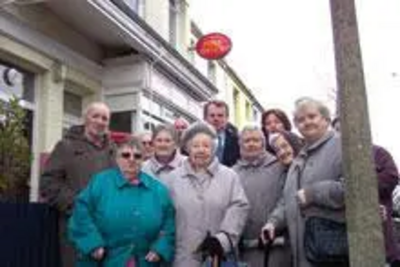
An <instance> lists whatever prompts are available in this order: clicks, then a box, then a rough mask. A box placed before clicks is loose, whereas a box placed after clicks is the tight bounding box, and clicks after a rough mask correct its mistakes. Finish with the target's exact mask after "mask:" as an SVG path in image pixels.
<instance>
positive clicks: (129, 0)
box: [124, 0, 139, 13]
mask: <svg viewBox="0 0 400 267" xmlns="http://www.w3.org/2000/svg"><path fill="white" fill-rule="evenodd" d="M124 2H125V4H127V5H128V6H129V7H130V8H131V9H132V10H134V11H136V13H138V11H139V0H124Z"/></svg>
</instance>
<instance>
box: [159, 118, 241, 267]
mask: <svg viewBox="0 0 400 267" xmlns="http://www.w3.org/2000/svg"><path fill="white" fill-rule="evenodd" d="M216 138H217V136H216V133H215V131H214V130H213V129H212V128H211V127H210V126H209V125H207V124H205V123H196V124H194V125H192V126H191V127H189V128H188V129H187V130H186V131H185V132H184V134H183V138H182V144H183V145H184V147H185V149H186V151H187V152H188V154H189V156H188V158H187V159H185V160H184V161H183V164H182V165H181V166H180V167H178V168H177V169H175V170H174V171H173V172H171V173H170V174H169V175H168V178H167V179H166V184H167V186H168V187H169V188H170V192H171V196H172V199H173V201H174V204H175V207H176V253H175V261H174V264H173V266H174V267H189V266H190V267H200V266H201V265H202V261H203V258H202V255H205V254H206V255H210V256H212V257H216V258H219V259H221V258H223V256H224V254H225V253H226V252H228V251H230V250H231V249H232V248H231V245H230V241H232V244H233V245H236V244H237V242H238V240H239V237H240V235H241V233H242V230H243V227H244V224H245V222H246V219H247V214H248V210H249V203H248V201H247V198H246V195H245V193H244V190H243V187H242V185H241V183H240V181H239V177H238V175H237V174H236V173H235V172H234V171H233V170H232V169H230V168H228V167H225V166H224V165H222V164H220V163H219V161H218V159H217V157H216V154H215V153H216Z"/></svg>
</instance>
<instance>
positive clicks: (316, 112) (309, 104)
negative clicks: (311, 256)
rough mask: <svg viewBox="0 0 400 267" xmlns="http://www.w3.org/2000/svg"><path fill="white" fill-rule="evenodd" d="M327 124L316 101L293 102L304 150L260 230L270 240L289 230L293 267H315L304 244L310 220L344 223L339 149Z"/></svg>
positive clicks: (322, 107)
mask: <svg viewBox="0 0 400 267" xmlns="http://www.w3.org/2000/svg"><path fill="white" fill-rule="evenodd" d="M329 123H330V114H329V110H328V108H327V107H326V106H325V105H323V104H322V103H320V102H319V101H316V100H313V99H310V98H304V99H301V100H299V101H297V102H296V110H295V124H296V126H297V128H298V130H299V131H300V133H301V134H302V135H303V137H304V141H305V147H304V148H303V149H302V150H301V151H300V153H299V155H298V156H297V157H296V158H295V159H294V161H293V163H292V165H291V166H290V169H289V172H288V176H287V180H286V184H285V188H284V193H283V201H282V202H280V205H279V206H278V207H277V208H276V209H275V210H274V212H273V214H272V215H271V216H270V218H269V222H268V223H267V224H266V225H265V226H264V228H263V231H267V232H268V233H269V235H270V237H273V236H274V235H275V232H276V231H277V230H279V229H281V228H282V227H286V226H287V227H288V229H289V236H290V243H291V247H292V253H293V261H294V266H295V267H311V266H314V265H312V263H310V262H309V261H308V260H307V259H306V257H305V253H304V244H303V242H304V226H305V221H306V220H307V218H308V217H309V216H319V217H324V218H327V219H331V220H335V221H338V222H344V221H345V214H344V212H345V210H344V181H343V175H342V156H341V145H340V139H339V138H338V137H337V135H335V134H334V133H333V132H332V131H330V130H329ZM337 267H339V266H338V265H337Z"/></svg>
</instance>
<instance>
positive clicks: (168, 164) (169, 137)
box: [142, 124, 186, 182]
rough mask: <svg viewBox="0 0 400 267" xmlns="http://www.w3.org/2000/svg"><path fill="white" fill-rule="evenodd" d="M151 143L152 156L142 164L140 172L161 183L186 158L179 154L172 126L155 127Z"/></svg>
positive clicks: (175, 132)
mask: <svg viewBox="0 0 400 267" xmlns="http://www.w3.org/2000/svg"><path fill="white" fill-rule="evenodd" d="M152 143H153V146H154V153H153V156H152V157H151V158H150V159H148V160H147V161H145V162H144V163H143V168H142V171H143V172H145V173H148V174H150V175H151V176H153V177H155V178H157V179H159V180H160V181H162V182H163V181H164V180H165V177H166V176H167V175H168V174H169V173H170V172H171V171H173V170H174V169H176V168H177V167H179V166H180V165H181V164H182V161H183V159H184V158H186V157H185V156H183V155H182V154H181V153H180V152H179V144H178V143H179V136H178V132H177V131H176V130H175V128H174V126H172V125H168V124H165V125H159V126H157V127H156V128H155V129H154V131H153V136H152Z"/></svg>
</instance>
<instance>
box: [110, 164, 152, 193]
mask: <svg viewBox="0 0 400 267" xmlns="http://www.w3.org/2000/svg"><path fill="white" fill-rule="evenodd" d="M115 178H116V179H115V182H116V185H117V187H118V188H122V187H124V186H144V187H146V188H148V189H150V187H151V182H150V176H149V175H148V174H146V173H144V172H139V174H138V177H137V179H138V180H139V183H138V184H137V185H133V184H132V183H130V182H129V181H128V179H126V178H125V177H124V174H123V173H122V171H121V170H120V169H119V168H118V173H117V174H116V176H115Z"/></svg>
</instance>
